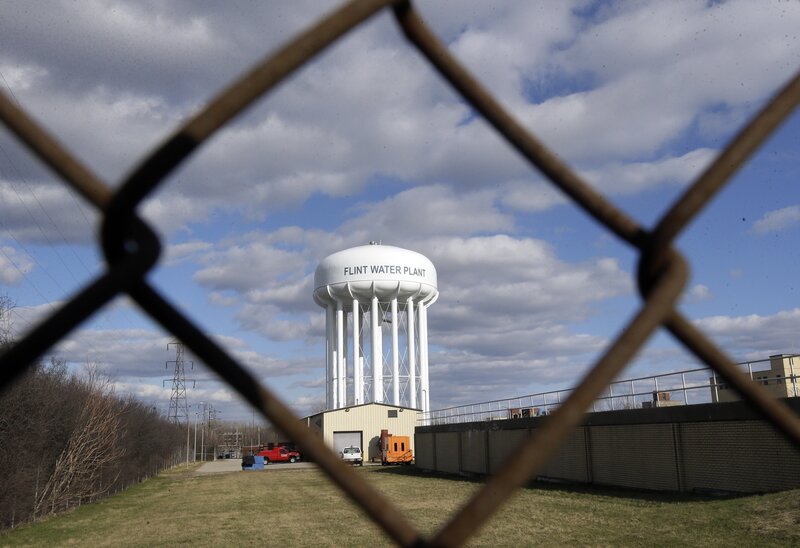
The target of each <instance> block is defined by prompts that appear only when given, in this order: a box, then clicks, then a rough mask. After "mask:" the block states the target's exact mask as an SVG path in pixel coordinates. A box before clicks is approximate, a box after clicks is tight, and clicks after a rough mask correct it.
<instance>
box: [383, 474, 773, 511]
mask: <svg viewBox="0 0 800 548" xmlns="http://www.w3.org/2000/svg"><path fill="white" fill-rule="evenodd" d="M373 473H375V474H390V475H397V476H405V477H419V478H437V479H443V480H450V481H460V482H468V483H486V480H487V479H488V476H483V475H478V474H475V475H472V476H462V475H460V474H447V473H443V472H433V471H428V470H421V469H419V468H417V467H416V466H387V467H381V468H377V469H374V470H373ZM522 489H529V490H533V491H542V492H560V493H570V494H576V495H592V496H597V497H615V498H622V499H630V500H643V501H648V502H662V503H682V502H704V501H718V500H728V499H740V498H748V497H756V496H760V494H752V493H729V492H709V493H677V492H672V491H650V490H646V489H633V488H625V487H610V486H604V485H594V484H586V483H573V482H568V481H560V480H554V481H547V480H537V481H531V482H529V483H528V484H527V485H525V486H523V487H522Z"/></svg>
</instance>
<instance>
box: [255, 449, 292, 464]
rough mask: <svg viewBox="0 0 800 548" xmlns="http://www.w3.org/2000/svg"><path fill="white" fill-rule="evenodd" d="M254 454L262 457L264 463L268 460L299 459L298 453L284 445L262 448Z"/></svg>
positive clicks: (267, 462) (289, 460) (290, 460)
mask: <svg viewBox="0 0 800 548" xmlns="http://www.w3.org/2000/svg"><path fill="white" fill-rule="evenodd" d="M256 455H258V456H261V457H264V465H267V464H269V463H270V462H297V461H299V460H300V453H298V452H297V451H293V450H292V449H289V448H286V447H274V448H272V449H262V450H261V451H259V452H258V453H256Z"/></svg>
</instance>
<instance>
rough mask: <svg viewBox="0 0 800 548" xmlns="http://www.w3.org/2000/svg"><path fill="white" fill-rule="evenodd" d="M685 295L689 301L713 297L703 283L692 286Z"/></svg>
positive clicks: (705, 299)
mask: <svg viewBox="0 0 800 548" xmlns="http://www.w3.org/2000/svg"><path fill="white" fill-rule="evenodd" d="M686 296H687V298H688V300H689V301H690V302H699V301H707V300H710V299H713V298H714V295H713V294H712V293H711V290H710V289H709V288H708V286H707V285H703V284H696V285H694V286H692V288H691V289H689V291H688V293H687V295H686Z"/></svg>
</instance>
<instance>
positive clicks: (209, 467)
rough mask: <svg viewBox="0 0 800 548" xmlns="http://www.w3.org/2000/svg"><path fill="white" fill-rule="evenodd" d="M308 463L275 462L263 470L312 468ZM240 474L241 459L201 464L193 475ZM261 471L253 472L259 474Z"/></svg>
mask: <svg viewBox="0 0 800 548" xmlns="http://www.w3.org/2000/svg"><path fill="white" fill-rule="evenodd" d="M313 467H314V464H313V463H310V462H294V463H291V462H275V463H272V464H269V465H267V466H265V467H264V470H297V469H298V468H313ZM237 471H239V472H241V471H242V459H219V460H215V461H210V462H206V463H203V464H202V465H201V466H200V468H198V469H197V470H196V471H195V474H219V473H221V472H237ZM260 471H261V470H254V472H260Z"/></svg>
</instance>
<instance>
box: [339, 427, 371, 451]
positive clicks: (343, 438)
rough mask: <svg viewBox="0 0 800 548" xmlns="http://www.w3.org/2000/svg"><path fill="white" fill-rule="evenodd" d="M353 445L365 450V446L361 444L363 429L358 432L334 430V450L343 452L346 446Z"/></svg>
mask: <svg viewBox="0 0 800 548" xmlns="http://www.w3.org/2000/svg"><path fill="white" fill-rule="evenodd" d="M351 445H355V446H356V447H360V448H361V450H362V451H363V450H364V446H363V445H361V431H360V430H359V431H357V432H334V433H333V450H334V451H336V452H337V453H341V452H342V449H344V448H345V447H350V446H351Z"/></svg>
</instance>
